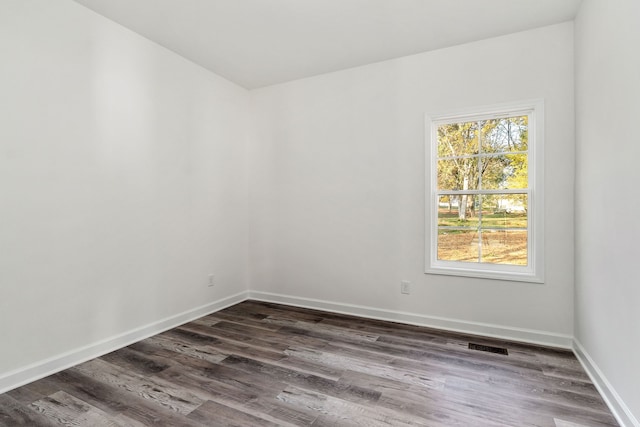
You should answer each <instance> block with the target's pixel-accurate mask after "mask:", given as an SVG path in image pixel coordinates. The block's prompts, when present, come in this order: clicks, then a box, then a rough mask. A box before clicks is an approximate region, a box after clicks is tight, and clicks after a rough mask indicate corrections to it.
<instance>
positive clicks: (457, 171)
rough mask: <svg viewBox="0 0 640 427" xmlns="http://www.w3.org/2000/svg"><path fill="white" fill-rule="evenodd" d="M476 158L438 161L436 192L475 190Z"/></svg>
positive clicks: (476, 176)
mask: <svg viewBox="0 0 640 427" xmlns="http://www.w3.org/2000/svg"><path fill="white" fill-rule="evenodd" d="M478 175H479V174H478V158H477V157H473V158H462V159H455V160H439V161H438V190H477V189H478Z"/></svg>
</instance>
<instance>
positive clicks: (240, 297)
mask: <svg viewBox="0 0 640 427" xmlns="http://www.w3.org/2000/svg"><path fill="white" fill-rule="evenodd" d="M247 299H253V300H258V301H265V302H272V303H279V304H286V305H292V306H296V307H304V308H311V309H316V310H324V311H329V312H333V313H341V314H348V315H353V316H361V317H366V318H371V319H378V320H387V321H392V322H400V323H406V324H411V325H417V326H426V327H430V328H435V329H442V330H447V331H452V332H461V333H466V334H472V335H480V336H486V337H493V338H498V339H504V340H511V341H520V342H525V343H531V344H536V345H544V346H550V347H558V348H566V349H572V350H573V351H574V353H575V354H576V357H577V358H578V360H579V361H580V363H581V364H582V366H583V367H584V369H585V371H586V372H587V374H588V375H589V377H590V378H591V380H592V381H593V383H594V384H595V386H596V388H597V389H598V391H599V392H600V394H601V395H602V397H603V399H604V400H605V402H606V403H607V405H608V406H609V408H610V409H611V411H612V412H613V414H614V416H615V417H616V419H617V420H618V422H619V423H620V425H621V426H622V427H640V422H638V420H637V418H635V416H634V415H633V414H632V413H631V411H630V410H629V408H628V407H627V405H626V404H625V403H624V401H623V400H622V399H621V398H620V396H619V395H618V393H617V392H616V391H615V390H614V388H613V387H612V386H611V384H610V383H609V381H608V380H607V379H606V378H605V376H604V374H603V373H602V371H600V369H599V368H598V366H597V365H596V364H595V362H594V361H593V359H592V358H591V357H590V356H589V354H588V353H587V352H586V350H585V349H584V347H583V346H582V344H580V342H579V341H578V340H576V339H574V338H573V337H571V336H569V335H562V334H556V333H551V332H545V331H537V330H530V329H521V328H512V327H505V326H500V325H493V324H487V323H479V322H469V321H464V320H456V319H448V318H444V317H436V316H425V315H421V314H416V313H408V312H402V311H394V310H386V309H380V308H374V307H367V306H361V305H354V304H344V303H338V302H332V301H323V300H317V299H312V298H301V297H296V296H291V295H282V294H274V293H269V292H260V291H245V292H240V293H238V294H235V295H231V296H229V297H226V298H222V299H220V300H217V301H214V302H212V303H209V304H206V305H203V306H201V307H197V308H194V309H192V310H188V311H185V312H183V313H180V314H177V315H175V316H171V317H168V318H166V319H163V320H160V321H157V322H154V323H151V324H148V325H145V326H142V327H140V328H137V329H134V330H132V331H129V332H126V333H123V334H120V335H117V336H114V337H111V338H107V339H105V340H102V341H99V342H97V343H93V344H90V345H87V346H85V347H81V348H78V349H75V350H71V351H69V352H66V353H63V354H60V355H57V356H54V357H51V358H49V359H46V360H42V361H40V362H37V363H34V364H31V365H29V366H25V367H23V368H20V369H17V370H14V371H11V372H8V373H6V374H4V375H2V376H0V394H2V393H5V392H7V391H9V390H12V389H14V388H17V387H20V386H22V385H24V384H28V383H30V382H33V381H36V380H38V379H40V378H44V377H46V376H48V375H52V374H54V373H56V372H59V371H62V370H64V369H67V368H70V367H72V366H74V365H77V364H79V363H83V362H86V361H87V360H90V359H93V358H96V357H100V356H102V355H104V354H107V353H109V352H111V351H114V350H117V349H119V348H122V347H126V346H127V345H130V344H133V343H135V342H137V341H140V340H143V339H145V338H148V337H150V336H153V335H156V334H159V333H161V332H164V331H166V330H169V329H172V328H175V327H176V326H179V325H182V324H184V323H187V322H190V321H192V320H195V319H197V318H199V317H202V316H206V315H207V314H211V313H214V312H216V311H219V310H222V309H224V308H226V307H229V306H231V305H234V304H237V303H240V302H242V301H245V300H247Z"/></svg>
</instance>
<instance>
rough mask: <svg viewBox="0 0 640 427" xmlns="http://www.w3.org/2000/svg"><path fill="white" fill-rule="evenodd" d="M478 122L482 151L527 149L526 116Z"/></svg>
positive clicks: (527, 125) (494, 151) (527, 121)
mask: <svg viewBox="0 0 640 427" xmlns="http://www.w3.org/2000/svg"><path fill="white" fill-rule="evenodd" d="M479 123H480V127H481V129H480V142H481V145H482V152H483V153H505V152H509V151H527V148H528V145H529V118H528V117H527V116H517V117H506V118H500V119H491V120H483V121H481V122H479Z"/></svg>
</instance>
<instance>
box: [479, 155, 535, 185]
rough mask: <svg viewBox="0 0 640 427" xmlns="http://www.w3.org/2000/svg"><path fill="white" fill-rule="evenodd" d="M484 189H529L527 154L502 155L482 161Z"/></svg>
mask: <svg viewBox="0 0 640 427" xmlns="http://www.w3.org/2000/svg"><path fill="white" fill-rule="evenodd" d="M480 167H481V172H482V188H483V189H485V190H498V189H524V188H528V187H529V176H528V173H529V171H528V167H529V162H528V159H527V154H526V153H522V154H502V155H497V156H487V157H483V158H482V160H481V165H480Z"/></svg>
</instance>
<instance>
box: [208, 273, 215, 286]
mask: <svg viewBox="0 0 640 427" xmlns="http://www.w3.org/2000/svg"><path fill="white" fill-rule="evenodd" d="M215 284H216V276H214V275H213V274H210V275H209V287H212V286H214V285H215Z"/></svg>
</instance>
